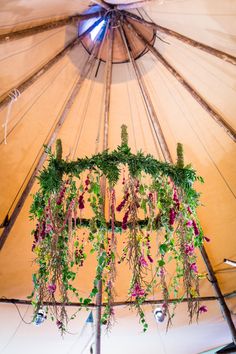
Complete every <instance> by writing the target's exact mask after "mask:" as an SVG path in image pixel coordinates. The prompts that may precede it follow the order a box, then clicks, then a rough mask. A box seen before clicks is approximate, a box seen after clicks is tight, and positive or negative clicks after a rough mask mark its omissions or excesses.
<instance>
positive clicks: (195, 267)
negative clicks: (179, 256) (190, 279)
mask: <svg viewBox="0 0 236 354" xmlns="http://www.w3.org/2000/svg"><path fill="white" fill-rule="evenodd" d="M190 269H191V270H192V271H194V273H198V270H197V265H196V263H192V264H190Z"/></svg>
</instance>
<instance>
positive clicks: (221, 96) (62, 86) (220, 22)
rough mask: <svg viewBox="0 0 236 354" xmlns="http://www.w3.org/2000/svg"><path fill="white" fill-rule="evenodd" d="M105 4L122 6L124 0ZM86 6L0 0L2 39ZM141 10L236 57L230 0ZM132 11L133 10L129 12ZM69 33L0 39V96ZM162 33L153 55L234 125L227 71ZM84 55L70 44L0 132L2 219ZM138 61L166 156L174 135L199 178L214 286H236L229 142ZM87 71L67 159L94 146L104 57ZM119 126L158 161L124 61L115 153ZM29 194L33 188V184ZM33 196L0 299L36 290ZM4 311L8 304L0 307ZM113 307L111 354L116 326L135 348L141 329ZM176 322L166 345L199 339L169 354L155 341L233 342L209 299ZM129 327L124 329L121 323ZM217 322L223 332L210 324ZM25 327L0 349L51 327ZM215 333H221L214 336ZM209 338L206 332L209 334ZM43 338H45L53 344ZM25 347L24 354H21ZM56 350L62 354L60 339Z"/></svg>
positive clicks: (0, 120)
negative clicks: (199, 314) (197, 318)
mask: <svg viewBox="0 0 236 354" xmlns="http://www.w3.org/2000/svg"><path fill="white" fill-rule="evenodd" d="M109 2H110V3H111V2H112V3H121V1H120V2H119V1H109ZM129 2H131V1H122V4H124V3H129ZM89 4H90V2H89V1H86V0H77V1H75V0H74V1H72V0H71V1H63V0H50V1H47V2H45V3H44V2H42V1H38V0H30V1H29V0H14V1H13V0H12V1H9V0H1V6H0V34H2V33H8V32H10V31H13V30H17V29H19V28H20V29H22V28H27V27H31V26H33V25H35V24H42V23H44V22H47V21H49V20H50V19H56V18H63V17H65V16H67V15H74V14H78V13H81V12H83V11H84V10H85V9H86V8H87V7H88V5H89ZM143 8H144V9H145V11H146V12H147V14H148V15H149V16H150V17H151V19H152V20H153V21H154V22H156V23H158V24H159V25H162V26H165V27H168V28H170V29H173V30H175V31H177V32H179V33H181V34H184V35H186V36H188V37H191V38H193V39H195V40H198V41H200V42H202V43H204V44H207V45H210V46H212V47H214V48H217V49H219V50H222V51H224V52H227V53H229V54H231V55H235V54H236V45H235V44H236V37H235V33H236V21H235V16H236V2H235V1H233V0H224V1H220V0H217V1H216V0H214V1H213V0H198V1H195V0H182V1H180V0H179V1H177V0H167V1H164V2H163V3H161V2H159V1H150V3H149V2H147V4H145V6H144V7H143ZM133 11H134V13H136V12H135V10H133ZM76 35H77V27H76V26H75V25H68V26H64V27H60V28H56V29H51V30H49V31H45V32H42V33H38V34H36V35H33V36H28V37H25V38H22V39H19V40H15V41H7V40H6V41H5V43H2V44H0V98H4V97H6V95H8V94H9V92H10V91H11V90H12V89H14V88H16V87H18V86H19V84H20V83H22V82H23V81H25V80H26V79H27V78H29V77H30V76H31V75H32V74H33V73H34V72H36V71H37V70H39V69H40V68H41V67H42V66H43V65H44V64H45V63H47V62H48V61H49V60H50V59H51V58H52V57H54V56H55V55H56V54H57V53H58V52H59V51H60V50H61V49H62V48H63V47H65V46H66V44H67V43H69V42H70V41H71V40H72V39H73V38H75V37H76ZM158 35H159V36H160V37H161V38H162V39H163V40H164V41H165V42H163V41H161V40H159V39H158V38H157V39H156V41H155V46H156V48H158V50H159V52H160V53H161V54H162V55H163V56H164V57H165V58H166V59H167V60H168V61H169V62H170V63H171V65H173V66H174V67H175V68H176V69H177V70H178V71H179V72H180V73H181V74H182V76H183V77H184V78H186V79H187V80H188V82H190V83H191V84H192V86H193V87H194V88H195V89H196V90H197V91H198V92H199V93H200V94H201V95H202V97H204V99H205V100H207V102H208V103H209V104H211V105H212V106H213V107H214V109H216V110H217V112H219V113H220V114H221V115H222V116H223V117H224V119H225V120H226V121H227V122H228V123H229V124H230V125H231V126H232V127H233V128H234V129H236V120H235V112H236V96H235V91H236V69H235V66H234V65H232V64H230V63H227V62H225V61H223V60H221V59H219V58H216V57H214V56H212V55H210V54H208V53H205V52H203V51H200V50H199V49H196V48H193V47H191V46H189V45H187V44H184V43H182V42H181V41H179V40H177V39H175V38H173V37H170V36H168V35H163V34H162V33H158ZM87 59H88V53H87V52H86V51H85V49H84V47H83V46H82V45H77V46H75V47H74V48H73V49H72V50H71V51H69V52H68V53H67V55H65V56H64V57H62V58H61V59H60V60H59V61H58V62H57V63H56V64H55V65H54V66H52V67H51V68H50V69H49V70H48V71H47V72H46V73H45V74H43V75H42V76H40V77H39V78H38V80H36V81H35V82H34V84H33V85H31V86H29V87H28V88H27V90H25V91H24V92H23V93H22V94H21V96H20V98H19V99H18V100H17V101H16V102H15V103H14V104H13V105H12V109H11V114H10V119H9V123H8V128H7V131H8V137H7V144H4V130H3V129H1V131H0V156H1V158H0V166H1V167H0V190H1V193H0V222H2V221H3V219H4V218H5V216H6V214H7V213H8V211H9V213H10V214H11V212H12V210H13V207H14V205H15V204H14V203H16V201H17V193H18V192H19V190H20V188H21V186H23V187H24V185H25V183H26V182H27V180H28V178H29V176H30V174H31V173H32V171H33V169H34V167H35V165H36V163H37V160H38V158H39V156H40V154H41V153H42V151H43V144H45V143H46V142H47V141H48V137H49V135H50V133H51V132H52V130H53V128H54V127H55V124H56V122H57V120H58V118H59V116H60V114H61V112H62V110H63V107H64V106H65V104H66V101H67V100H68V97H69V95H70V93H71V91H72V89H73V86H74V84H75V81H76V79H77V78H78V76H79V75H80V74H81V70H82V67H83V65H84V63H85V62H86V60H87ZM137 63H138V65H139V67H140V70H141V72H142V75H143V78H144V81H145V83H146V86H147V88H148V90H149V93H150V96H151V99H152V102H153V104H154V107H155V110H156V112H157V115H158V118H159V120H160V124H161V127H162V130H163V133H164V136H165V138H166V140H167V143H168V146H169V149H170V152H171V155H172V157H173V159H175V150H176V144H177V142H181V143H183V145H184V149H185V160H186V162H187V163H189V162H191V163H192V164H193V166H194V168H195V169H196V170H197V171H198V173H199V174H200V175H201V176H203V177H204V179H205V184H204V185H198V186H196V187H197V188H198V190H199V191H201V192H202V198H201V200H202V203H203V206H202V207H201V208H199V217H200V220H201V223H202V226H203V229H204V231H205V234H206V235H207V236H208V237H209V238H210V239H211V242H210V243H209V244H206V249H207V252H208V255H209V257H210V260H211V262H212V265H213V268H214V270H215V271H216V275H217V278H218V280H219V283H220V286H221V289H222V292H223V293H229V292H232V291H234V290H236V289H235V288H236V277H235V272H234V271H233V270H232V269H228V270H227V269H226V270H225V268H227V266H226V265H224V264H223V259H224V258H228V259H236V247H235V229H236V218H235V211H236V203H235V194H236V177H235V176H236V164H235V160H236V149H235V143H234V142H233V141H232V140H231V138H230V137H229V136H228V135H227V134H226V132H225V131H224V130H223V129H222V128H221V127H219V126H218V125H217V124H216V122H215V121H214V120H213V119H212V118H211V117H210V115H209V114H208V113H207V112H206V111H205V110H203V108H202V107H201V106H200V105H199V104H198V103H197V102H196V101H195V100H194V99H193V98H192V96H191V95H190V94H189V93H188V92H187V91H186V90H185V89H184V88H183V86H182V85H181V84H180V83H179V82H177V81H176V79H175V78H174V77H173V76H171V74H170V73H169V72H168V71H167V70H166V69H165V68H164V67H163V66H162V64H161V63H159V62H158V61H157V60H156V59H155V58H154V57H153V55H152V54H150V53H147V54H145V55H144V56H143V57H141V58H140V59H138V60H137ZM95 70H96V67H94V69H93V71H92V72H91V73H90V75H89V76H88V77H87V78H86V80H85V81H84V83H83V85H82V87H81V90H80V92H79V94H78V96H77V97H76V100H75V101H74V104H73V106H72V108H71V109H70V111H69V114H68V116H67V118H66V120H65V123H64V124H63V126H62V127H61V129H60V132H59V135H58V136H59V137H60V138H61V139H62V141H63V147H64V156H67V155H69V157H70V158H75V157H77V156H85V155H91V154H94V153H95V152H98V151H101V150H102V142H103V116H104V78H105V64H104V63H102V64H101V66H100V69H99V72H98V75H97V77H95ZM8 109H9V107H8V106H6V107H5V108H3V109H2V110H1V111H0V127H1V126H2V124H4V122H5V120H6V116H7V111H8ZM122 124H127V126H128V129H129V142H130V145H131V146H132V149H133V151H137V150H139V149H142V150H143V151H144V152H147V153H152V154H153V155H154V156H156V157H158V156H159V149H158V150H157V149H156V147H155V143H154V139H153V135H152V132H151V129H150V125H149V121H148V117H147V113H146V110H145V106H144V102H143V100H142V97H141V95H140V90H139V86H138V83H137V80H136V77H135V75H134V71H133V69H132V66H131V64H129V63H126V64H117V65H113V71H112V86H111V101H110V126H109V142H108V145H109V148H110V149H113V148H115V147H116V146H117V145H118V144H119V142H120V133H119V131H120V126H121V125H122ZM36 189H37V186H36V185H35V186H34V187H33V191H35V190H36ZM21 191H22V189H21ZM30 203H31V197H29V198H28V199H27V201H26V203H25V205H24V207H23V209H22V211H21V213H20V215H19V217H18V218H17V221H16V223H15V225H14V227H13V229H12V231H11V233H10V235H9V237H8V239H7V241H6V243H5V245H4V247H3V249H2V251H1V255H0V296H6V297H8V298H21V299H25V298H26V296H27V295H28V294H29V293H30V290H31V287H32V284H31V274H32V271H33V270H32V266H31V263H32V259H33V255H32V253H31V242H32V240H31V236H30V232H31V229H32V224H31V223H30V222H29V220H28V210H29V205H30ZM93 262H94V260H92V261H91V262H90V265H89V269H90V271H91V272H93V269H94V263H93ZM199 267H200V270H202V271H205V267H204V265H203V262H202V260H201V259H200V257H199ZM121 274H122V276H121V275H120V276H118V280H117V294H118V295H117V300H125V298H124V296H125V295H124V294H125V293H124V289H125V285H124V283H125V278H123V274H124V272H121ZM81 284H82V285H81ZM81 284H80V289H81V291H84V292H88V291H89V290H90V288H89V286H90V285H89V281H88V277H87V275H86V274H84V275H83V276H82V282H81ZM213 294H214V292H213V290H212V288H211V285H210V284H209V282H208V281H207V280H203V281H202V283H201V295H202V296H208V295H213ZM157 297H158V294H157ZM6 306H8V307H7V310H6ZM229 306H230V309H231V310H232V311H235V307H236V302H235V301H234V300H233V299H232V300H231V301H230V302H229ZM147 310H149V312H148V313H149V317H150V321H153V320H152V316H150V311H151V309H148V308H147ZM1 311H2V313H3V314H4V316H8V315H6V313H9V318H11V321H10V322H9V323H8V325H7V330H6V329H5V332H4V335H3V336H2V338H1V343H0V353H1V348H3V349H4V345H5V343H6V342H7V340H8V338H10V336H11V332H13V331H14V329H15V327H16V324H17V317H16V312H15V309H14V308H12V307H10V306H9V305H1V307H0V312H1ZM22 311H24V307H22ZM118 312H119V311H118ZM119 314H120V315H119ZM119 314H118V325H117V326H118V329H117V332H116V334H115V335H113V334H111V336H110V337H109V338H110V339H109V341H110V342H109V345H108V344H107V345H108V349H104V350H105V351H104V353H111V352H114V353H115V351H111V349H109V348H112V347H113V346H115V345H116V342H117V341H119V340H120V339H121V338H123V336H124V333H123V331H122V329H123V328H125V326H127V330H129V331H130V341H132V343H135V341H136V339H135V338H136V337H137V336H138V334H140V332H139V329H137V327H135V326H134V325H133V321H134V317H135V315H134V314H131V313H129V312H128V311H127V310H126V309H122V310H121V311H120V312H119ZM176 318H177V319H176V323H175V322H174V327H173V329H172V330H171V331H175V334H174V335H172V334H173V332H170V335H169V334H167V336H166V335H164V332H161V333H162V334H161V335H163V336H164V342H165V341H166V343H167V342H168V343H169V340H170V342H171V343H174V341H175V338H176V337H175V336H177V337H178V338H185V337H186V334H187V333H188V336H189V338H192V340H193V338H195V339H194V340H196V337H198V338H200V339H199V342H198V341H196V343H195V344H194V347H191V348H190V347H189V346H190V342H191V339H189V340H188V342H187V343H189V344H187V345H186V346H184V347H182V349H181V347H180V348H179V349H176V351H173V349H170V348H171V344H168V345H170V347H168V349H165V350H166V351H164V349H163V348H162V349H160V348H161V347H160V346H159V349H158V352H160V353H161V352H163V353H181V354H182V353H186V354H190V353H193V354H194V353H198V352H200V351H202V350H204V349H207V348H210V347H214V346H217V345H220V344H224V343H226V342H227V341H228V342H229V341H230V334H229V332H228V331H227V327H226V325H225V323H224V322H223V318H222V315H221V313H220V310H219V307H218V305H217V303H215V304H214V303H211V305H209V312H208V314H207V317H206V318H205V319H203V320H202V321H203V322H204V323H202V322H200V324H199V325H198V326H196V324H194V325H192V326H189V327H188V323H187V316H186V314H185V313H184V312H183V311H181V310H180V311H178V314H177V317H176ZM124 319H127V321H125V320H124ZM6 321H7V320H6ZM10 323H12V326H11V325H10ZM78 323H79V322H78ZM119 323H120V324H119ZM121 323H122V325H121ZM130 323H132V329H130V327H129V326H131V325H130ZM218 325H219V326H220V327H217V326H218ZM22 326H23V325H22ZM47 326H49V328H50V333H52V336H53V341H54V340H59V341H60V339H58V337H56V334H55V331H56V328H53V327H51V326H50V325H47ZM119 326H120V327H119ZM154 326H155V323H152V324H151V331H152V332H151V333H152V334H153V336H152V335H147V336H146V337H145V336H144V337H143V340H144V343H145V347H147V348H148V349H149V353H156V352H157V347H156V346H155V341H157V342H158V343H159V345H160V343H161V342H160V341H161V340H160V338H159V337H158V338H159V339H157V338H156V336H157V334H156V328H154ZM26 327H27V328H26V329H25V330H23V329H22V331H23V332H24V333H22V336H23V337H20V336H17V338H16V339H14V341H15V342H14V341H13V344H11V347H6V348H5V349H4V353H15V352H16V351H14V350H16V349H12V348H16V347H17V345H18V346H19V345H22V346H23V345H24V340H23V339H22V338H24V336H26V334H27V333H30V334H31V335H32V338H34V339H35V341H41V339H40V338H42V337H43V335H44V333H45V332H44V331H47V327H45V330H43V329H42V330H41V329H40V332H38V333H36V330H35V328H33V329H31V327H30V326H26ZM216 328H220V330H219V331H218V332H217V333H216V334H215V335H214V330H215V329H216ZM39 333H40V334H39ZM117 333H118V334H117ZM206 333H207V334H209V336H208V337H207V336H206ZM168 336H169V337H168ZM55 338H57V339H55ZM168 338H169V339H168ZM53 341H52V342H53ZM14 343H15V344H14ZM46 343H49V344H47V345H53V343H51V342H50V340H49V339H47V341H46ZM150 343H151V344H150ZM14 345H15V346H14ZM45 345H46V344H45ZM127 345H128V344H127ZM133 345H134V347H135V348H136V349H135V350H133V351H132V349H130V348H129V350H127V351H125V350H124V349H122V348H121V346H120V347H119V348H120V351H121V350H123V352H124V353H128V352H129V353H144V351H137V350H138V349H137V348H138V342H137V344H136V346H135V344H133ZM172 345H173V344H172ZM166 348H167V347H166ZM27 350H28V349H27ZM27 350H26V351H24V352H25V353H27ZM60 350H61V351H60ZM66 350H67V349H66ZM120 351H119V352H120ZM28 352H30V351H28ZM57 352H58V353H65V352H66V351H65V349H64V351H63V349H60V346H59V349H58V351H57ZM75 352H76V351H75ZM78 352H79V351H78ZM117 352H118V351H117Z"/></svg>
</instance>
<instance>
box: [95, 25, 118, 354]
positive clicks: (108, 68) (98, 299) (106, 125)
mask: <svg viewBox="0 0 236 354" xmlns="http://www.w3.org/2000/svg"><path fill="white" fill-rule="evenodd" d="M109 22H110V21H109ZM108 38H109V46H108V55H107V63H106V78H105V103H104V106H105V108H104V136H103V151H104V150H106V149H107V148H108V137H109V115H110V97H111V79H112V59H113V42H114V30H113V25H112V22H111V26H109V29H108ZM101 192H102V197H103V213H104V215H105V211H106V210H105V205H106V204H105V203H106V178H105V177H102V180H101ZM96 305H97V310H96V323H95V354H101V326H102V324H101V318H102V280H101V279H100V280H99V281H98V294H97V297H96Z"/></svg>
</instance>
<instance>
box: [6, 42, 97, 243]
mask: <svg viewBox="0 0 236 354" xmlns="http://www.w3.org/2000/svg"><path fill="white" fill-rule="evenodd" d="M97 48H98V42H96V43H95V45H94V48H93V50H92V53H91V55H90V57H89V60H88V61H86V63H85V65H84V67H83V69H82V71H81V75H80V77H79V79H78V80H77V82H76V84H75V87H74V88H73V91H72V93H71V95H70V97H69V99H68V101H67V102H66V105H65V107H64V109H63V111H62V113H61V115H60V117H59V119H58V121H57V123H56V126H55V128H54V130H53V132H52V133H51V135H50V137H49V139H48V141H47V143H46V145H47V146H48V147H51V146H52V144H53V143H54V141H55V140H56V137H57V134H58V132H59V131H60V129H61V127H62V125H63V123H64V121H65V119H66V118H67V116H68V113H69V111H70V109H71V107H72V105H73V103H74V100H75V99H76V97H77V95H78V93H79V91H80V88H81V86H82V84H83V82H84V80H85V79H86V77H87V75H88V73H89V72H90V70H91V69H92V67H93V65H94V63H95V60H96V58H95V56H96V54H97ZM46 159H47V153H46V152H44V151H43V152H42V154H41V156H40V158H39V160H38V162H37V164H36V166H35V168H34V170H33V172H32V174H31V177H30V178H29V180H28V182H27V184H26V186H25V188H24V190H23V192H22V194H21V196H20V198H19V200H18V202H17V203H16V206H15V207H14V210H13V212H12V215H11V216H10V219H9V223H8V224H7V226H5V228H4V230H3V233H2V236H1V238H0V249H2V247H3V245H4V243H5V241H6V239H7V237H8V235H9V233H10V231H11V229H12V227H13V225H14V223H15V221H16V219H17V217H18V215H19V213H20V211H21V209H22V207H23V205H24V203H25V201H26V198H27V197H28V195H29V193H30V191H31V188H32V186H33V184H34V181H35V178H36V176H37V174H38V172H39V171H40V170H41V168H42V167H43V164H44V162H45V160H46Z"/></svg>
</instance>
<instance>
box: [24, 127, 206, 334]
mask: <svg viewBox="0 0 236 354" xmlns="http://www.w3.org/2000/svg"><path fill="white" fill-rule="evenodd" d="M47 152H48V155H49V163H48V166H47V167H45V168H44V169H43V170H42V172H41V173H40V175H39V177H38V180H39V184H40V188H39V191H38V192H37V193H36V194H35V195H34V196H33V198H34V200H33V203H32V206H31V210H30V213H31V218H32V219H36V220H37V223H36V227H35V230H33V232H32V234H33V237H34V240H33V245H32V250H33V252H34V253H35V255H36V258H35V262H36V264H37V266H38V270H37V272H36V273H35V274H33V283H34V289H33V292H32V294H31V295H30V296H29V298H31V299H32V304H33V306H34V313H35V319H36V317H37V314H38V312H39V311H40V310H41V309H42V308H43V306H45V304H46V312H48V313H49V314H50V315H51V318H52V319H53V320H55V321H56V324H57V326H58V328H59V329H60V330H61V331H62V333H63V332H64V331H65V330H66V328H67V323H68V321H69V319H70V318H69V317H68V314H67V311H66V305H67V304H69V303H70V301H71V300H70V299H71V297H73V298H74V297H76V298H77V299H78V302H79V303H80V305H82V306H84V307H86V306H88V305H89V304H92V303H94V298H95V297H96V295H97V293H98V291H99V283H101V284H102V287H103V296H104V303H103V314H102V323H103V324H106V325H107V326H110V325H111V323H112V319H113V317H114V308H113V305H114V302H115V291H114V282H115V279H116V272H117V271H119V267H121V265H122V263H128V265H129V268H130V270H131V272H130V276H131V277H130V286H129V289H128V292H127V299H128V302H130V306H133V307H135V308H136V309H137V312H138V314H139V317H140V321H141V323H142V325H143V329H144V331H145V330H147V327H148V325H147V323H146V321H145V316H144V312H143V308H142V306H143V304H144V303H145V301H146V300H147V299H149V298H150V297H151V296H152V294H153V293H157V292H158V293H160V294H161V295H162V297H163V301H164V302H163V312H164V314H165V315H166V316H167V318H168V323H169V322H170V320H171V317H172V315H173V314H172V313H171V311H170V306H169V299H170V296H174V297H176V299H178V300H176V302H180V298H182V299H184V298H185V299H187V301H188V312H189V316H190V320H192V318H193V317H194V315H196V316H198V314H199V312H201V311H202V309H203V308H205V306H201V307H200V304H199V299H198V298H199V279H200V278H201V275H200V274H198V270H197V265H196V254H195V249H196V248H199V247H201V245H202V243H203V240H204V236H203V233H202V230H201V227H200V225H199V222H198V219H197V216H196V208H197V206H198V205H199V194H198V193H197V192H196V191H195V190H194V189H193V186H192V185H193V182H194V181H196V180H200V181H202V178H201V177H198V176H197V175H196V172H195V171H194V170H193V169H192V168H191V166H186V167H184V161H183V149H182V146H181V144H178V147H177V155H178V159H177V163H176V164H175V165H174V164H169V163H166V162H160V161H157V160H155V159H154V158H153V157H152V156H151V155H144V154H143V153H142V152H138V153H137V154H136V155H134V154H132V153H131V150H130V148H129V146H128V135H127V128H126V126H122V143H121V146H119V147H118V148H117V149H116V150H114V151H112V152H110V151H108V150H107V151H104V152H103V153H100V154H97V155H94V156H92V157H91V158H88V157H86V158H83V159H77V160H76V161H71V162H67V161H65V160H63V159H62V146H61V141H60V140H58V141H57V146H56V154H55V155H53V154H52V152H51V150H48V151H47ZM84 176H85V177H84ZM121 186H122V192H120V188H121ZM117 189H119V193H117ZM120 195H122V198H121V199H120ZM88 210H89V211H90V215H92V216H91V217H89V218H85V216H84V214H85V212H86V211H88ZM84 228H87V229H88V233H85V232H82V231H83V230H84ZM86 235H87V236H86ZM154 236H155V237H156V238H157V241H156V243H155V246H153V242H152V239H153V237H154ZM118 237H119V239H121V240H122V245H123V246H122V251H121V253H120V254H118V252H117V238H118ZM85 246H86V247H85ZM88 248H89V251H88ZM88 253H96V254H97V266H96V275H95V278H94V280H93V283H92V284H91V292H90V294H89V296H87V297H82V296H81V294H79V291H78V289H77V287H76V285H75V283H76V279H77V277H78V275H79V271H80V269H81V268H82V267H86V262H87V258H89V254H88ZM168 263H171V264H172V265H173V264H174V267H175V274H174V276H172V277H169V275H168V272H167V268H166V267H167V265H168ZM78 284H79V280H78ZM167 284H168V285H167ZM183 289H184V290H183ZM181 291H182V293H181ZM58 302H59V303H60V306H58Z"/></svg>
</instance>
